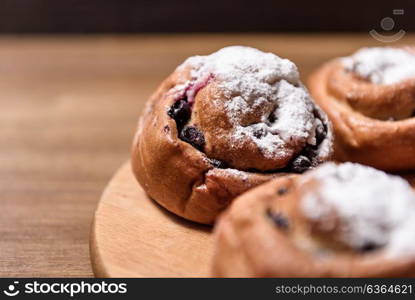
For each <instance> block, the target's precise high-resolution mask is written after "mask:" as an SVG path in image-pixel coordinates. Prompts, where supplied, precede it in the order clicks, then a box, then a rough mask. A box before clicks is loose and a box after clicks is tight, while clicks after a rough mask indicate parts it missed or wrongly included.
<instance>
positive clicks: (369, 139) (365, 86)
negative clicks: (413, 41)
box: [309, 48, 415, 171]
mask: <svg viewBox="0 0 415 300" xmlns="http://www.w3.org/2000/svg"><path fill="white" fill-rule="evenodd" d="M309 88H310V93H311V94H312V96H313V97H314V99H315V100H316V102H317V103H318V104H319V105H320V106H321V108H322V109H323V110H324V111H325V112H326V113H327V114H328V116H329V119H330V120H331V121H332V123H333V128H334V133H335V136H336V139H335V147H334V148H335V154H334V156H335V159H338V160H341V161H354V162H359V163H363V164H367V165H371V166H374V167H376V168H379V169H383V170H387V171H400V170H409V169H414V168H415V118H414V112H415V53H414V52H413V49H411V48H400V49H398V48H363V49H361V50H360V51H358V52H357V53H355V54H354V55H352V56H350V57H346V58H340V59H335V60H332V61H330V62H328V63H326V64H325V65H323V66H322V67H321V68H319V69H318V70H317V71H316V72H314V73H313V74H312V75H311V77H310V79H309Z"/></svg>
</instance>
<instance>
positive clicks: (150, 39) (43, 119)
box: [0, 34, 415, 277]
mask: <svg viewBox="0 0 415 300" xmlns="http://www.w3.org/2000/svg"><path fill="white" fill-rule="evenodd" d="M414 41H415V37H414V36H413V35H407V36H406V37H405V38H404V39H403V40H402V41H401V42H402V43H413V42H414ZM232 44H243V45H250V46H254V47H258V48H261V49H263V50H266V51H272V52H275V53H277V54H279V55H280V56H283V57H287V58H290V59H292V60H294V61H295V62H296V63H297V65H298V66H299V68H300V70H301V73H302V75H303V78H304V77H306V76H307V75H308V74H309V73H310V71H311V70H312V69H313V68H315V67H316V66H318V65H319V64H321V63H322V62H324V61H325V60H327V59H330V58H332V57H336V56H339V55H346V54H348V53H350V52H352V51H354V50H356V49H357V48H359V47H362V46H365V45H380V43H378V42H376V41H374V40H373V39H371V38H370V37H369V35H367V34H362V35H313V34H308V35H261V34H255V35H246V34H239V35H199V34H197V35H196V34H194V35H171V34H169V35H141V36H119V37H115V36H83V37H77V36H72V37H58V36H48V37H45V36H42V37H30V36H26V37H12V36H2V37H0V104H1V105H0V107H1V117H0V205H1V211H0V276H60V277H65V276H92V275H93V274H92V270H91V266H90V262H89V250H88V239H89V230H90V225H91V222H92V218H93V213H94V210H95V207H96V205H97V202H98V199H99V198H100V195H101V193H102V190H103V189H104V187H105V185H106V183H107V182H108V180H109V179H110V177H111V176H112V174H113V173H114V172H115V170H116V169H117V168H118V167H119V166H120V165H121V164H122V162H123V161H125V160H126V159H127V158H128V156H129V149H130V142H131V138H132V135H133V132H134V129H135V126H136V122H137V118H138V115H139V113H140V111H141V109H142V107H143V104H144V102H145V101H146V99H147V97H148V96H149V95H150V93H151V92H152V91H153V90H154V89H155V87H156V86H157V85H158V84H159V82H160V81H161V80H162V79H163V78H164V77H166V76H167V75H168V74H169V73H170V72H171V71H172V70H173V68H174V67H175V66H176V65H178V64H179V63H180V62H181V61H183V59H185V58H186V57H187V56H189V55H192V54H203V53H209V52H212V51H214V50H216V49H218V48H221V47H223V46H226V45H232Z"/></svg>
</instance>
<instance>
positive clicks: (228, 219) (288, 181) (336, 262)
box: [212, 175, 415, 277]
mask: <svg viewBox="0 0 415 300" xmlns="http://www.w3.org/2000/svg"><path fill="white" fill-rule="evenodd" d="M300 177H301V176H298V175H292V176H287V177H284V178H279V179H278V180H272V181H270V182H267V183H265V184H263V185H261V186H259V187H256V188H254V189H252V190H250V191H248V192H247V193H245V194H243V195H242V196H240V197H239V198H237V199H235V201H234V202H233V203H232V205H231V207H230V208H229V209H228V210H227V211H225V212H224V213H223V214H222V215H221V217H220V218H219V220H218V222H217V224H216V227H215V232H214V234H215V239H216V241H215V247H216V248H215V254H214V258H213V264H212V275H213V276H216V277H410V276H415V259H413V258H408V259H394V260H392V259H388V258H386V257H385V256H382V254H381V252H377V253H368V254H359V253H356V252H352V251H348V250H347V249H343V247H342V246H341V245H339V243H338V241H337V240H336V239H335V236H336V233H335V232H331V233H329V234H328V233H327V232H325V233H323V231H320V230H319V226H321V224H319V223H318V222H315V223H310V220H309V219H306V218H305V217H304V216H303V215H302V214H301V213H300V212H299V209H298V206H299V200H300V199H301V195H302V194H303V193H304V189H312V188H313V185H317V184H318V183H316V182H311V183H309V184H310V185H311V186H310V185H309V186H301V185H299V178H300ZM281 191H284V192H281ZM270 212H272V213H273V214H279V215H281V216H284V217H285V218H286V220H287V222H288V224H289V225H288V228H285V227H284V226H278V225H276V224H275V222H274V221H273V220H272V218H271V217H270ZM283 225H284V224H283ZM334 230H335V229H334ZM310 236H313V238H314V239H318V240H319V243H322V244H323V243H326V244H329V245H331V248H332V249H333V250H334V253H337V254H336V255H331V256H326V257H324V258H322V257H318V256H316V255H315V254H313V252H312V251H308V250H307V242H306V241H307V239H309V237H310ZM300 244H303V245H305V246H301V247H299V246H298V245H300Z"/></svg>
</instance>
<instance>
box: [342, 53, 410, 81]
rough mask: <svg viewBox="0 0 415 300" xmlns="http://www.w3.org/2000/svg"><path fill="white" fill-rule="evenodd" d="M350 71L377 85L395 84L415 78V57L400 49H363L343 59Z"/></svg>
mask: <svg viewBox="0 0 415 300" xmlns="http://www.w3.org/2000/svg"><path fill="white" fill-rule="evenodd" d="M342 61H343V64H344V66H345V68H346V69H347V70H349V71H352V72H355V73H357V74H358V75H359V76H360V77H362V78H364V79H367V80H369V81H370V82H372V83H375V84H394V83H398V82H401V81H403V80H406V79H409V78H412V77H415V55H414V54H412V53H410V52H408V51H406V50H404V49H398V48H387V47H385V48H381V47H378V48H377V47H375V48H363V49H361V50H359V51H358V52H356V53H355V54H354V55H353V56H350V57H346V58H343V60H342Z"/></svg>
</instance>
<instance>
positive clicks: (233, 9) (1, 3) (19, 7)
mask: <svg viewBox="0 0 415 300" xmlns="http://www.w3.org/2000/svg"><path fill="white" fill-rule="evenodd" d="M398 8H402V9H404V10H405V14H404V15H403V16H393V15H392V9H398ZM387 16H390V17H393V19H394V20H395V22H396V26H395V29H404V30H406V31H415V17H414V16H415V1H414V0H401V1H399V0H398V1H392V0H390V1H364V0H360V1H357V0H343V1H341V0H340V1H339V0H337V1H322V0H320V1H318V0H317V1H292V0H283V1H278V0H274V1H272V0H250V1H247V0H240V1H220V0H204V1H188V0H177V1H166V0H153V1H133V0H118V1H117V0H0V33H135V32H273V31H287V32H295V31H300V32H310V31H320V32H321V31H331V32H333V31H336V32H339V31H340V32H351V31H354V32H356V31H368V30H371V29H379V28H380V25H379V22H380V20H381V19H382V18H383V17H387Z"/></svg>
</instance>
